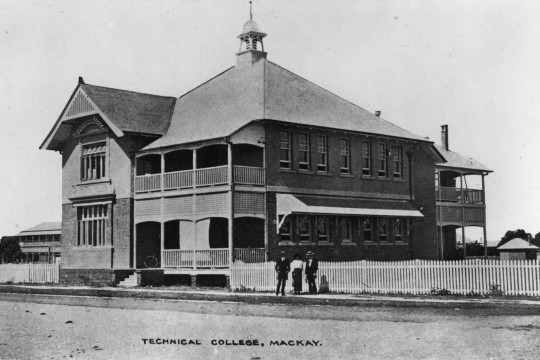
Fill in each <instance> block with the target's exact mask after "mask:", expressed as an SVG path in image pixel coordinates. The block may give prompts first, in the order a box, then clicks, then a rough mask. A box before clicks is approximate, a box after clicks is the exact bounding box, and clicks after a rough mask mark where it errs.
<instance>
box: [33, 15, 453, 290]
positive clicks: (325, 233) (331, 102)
mask: <svg viewBox="0 0 540 360" xmlns="http://www.w3.org/2000/svg"><path fill="white" fill-rule="evenodd" d="M265 36H266V34H265V33H263V32H262V31H261V30H260V29H259V28H258V26H257V24H256V23H255V22H253V21H252V20H249V21H248V22H246V24H245V25H244V29H243V31H242V33H241V34H240V35H239V36H238V37H239V39H240V51H239V52H238V53H237V54H236V65H235V66H233V67H231V68H229V69H227V70H226V71H224V72H222V73H220V74H219V75H217V76H216V77H214V78H212V79H210V80H209V81H207V82H205V83H203V84H201V85H200V86H199V87H197V88H195V89H193V90H191V91H190V92H188V93H186V94H184V95H182V96H180V97H179V98H173V97H161V96H154V95H148V94H140V93H134V92H129V91H124V90H118V89H110V88H104V87H99V86H94V85H88V84H85V83H84V81H82V79H80V80H79V84H78V86H77V87H76V89H75V91H74V92H73V95H72V96H71V98H70V99H69V101H68V103H67V105H66V107H65V108H64V110H63V111H62V113H61V115H60V117H59V119H58V121H57V122H56V124H55V125H54V127H53V129H52V130H51V132H50V133H49V135H48V136H47V138H46V139H45V141H44V143H43V145H42V147H41V148H42V149H48V150H56V151H60V152H61V153H62V163H63V219H62V223H63V233H62V235H63V236H62V238H63V242H62V252H63V261H62V269H61V277H62V279H63V281H66V282H71V283H77V282H80V281H83V282H84V281H90V282H101V283H116V282H118V281H119V280H121V279H122V278H124V277H125V276H127V275H128V274H130V273H133V272H134V271H135V270H137V273H138V274H140V275H139V283H145V280H144V279H145V278H146V279H150V278H151V279H153V280H156V279H158V280H159V279H160V278H162V277H163V275H164V274H165V275H166V274H189V275H192V276H197V275H202V274H206V275H225V276H228V274H229V264H230V263H231V262H232V261H243V262H257V261H265V260H273V259H275V258H276V257H277V256H278V253H279V252H280V251H286V252H287V253H288V254H289V256H292V254H294V253H297V252H298V253H300V254H302V255H303V254H305V253H306V252H307V251H309V250H312V251H314V252H316V253H317V256H318V257H319V259H322V260H355V259H377V260H401V259H411V258H424V259H436V258H439V257H440V253H441V252H440V244H439V241H438V235H437V234H438V232H437V211H436V201H435V195H436V189H435V181H434V180H435V173H436V166H437V164H442V163H444V162H445V161H446V160H445V158H444V156H443V155H442V154H441V151H439V150H438V149H437V148H436V147H435V146H434V144H433V143H432V142H431V141H429V140H427V139H425V138H423V137H420V136H417V135H414V134H412V133H410V132H408V131H406V130H404V129H402V128H400V127H398V126H395V125H393V124H392V123H390V122H388V121H386V120H384V119H383V118H382V117H380V112H376V113H375V114H372V113H370V112H368V111H366V110H364V109H362V108H360V107H358V106H356V105H354V104H352V103H350V102H348V101H346V100H344V99H342V98H340V97H339V96H336V95H335V94H333V93H331V92H329V91H327V90H325V89H323V88H321V87H319V86H317V85H315V84H313V83H311V82H309V81H307V80H305V79H303V78H301V77H299V76H298V75H296V74H294V73H292V72H290V71H288V70H286V69H284V68H282V67H280V66H279V65H276V64H274V63H272V62H271V61H268V60H267V53H266V52H265V51H264V47H263V39H264V37H265ZM149 267H155V269H152V270H148V268H149Z"/></svg>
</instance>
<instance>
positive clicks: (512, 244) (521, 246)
mask: <svg viewBox="0 0 540 360" xmlns="http://www.w3.org/2000/svg"><path fill="white" fill-rule="evenodd" d="M498 249H499V250H535V249H538V246H534V245H532V244H529V242H527V241H525V240H523V239H521V238H515V239H512V240H510V241H509V242H507V243H506V244H504V245H501V246H499V247H498Z"/></svg>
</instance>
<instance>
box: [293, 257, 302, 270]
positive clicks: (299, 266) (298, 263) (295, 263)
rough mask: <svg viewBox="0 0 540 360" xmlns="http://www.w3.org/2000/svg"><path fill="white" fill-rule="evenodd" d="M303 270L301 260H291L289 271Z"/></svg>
mask: <svg viewBox="0 0 540 360" xmlns="http://www.w3.org/2000/svg"><path fill="white" fill-rule="evenodd" d="M303 268H304V263H303V262H302V260H298V259H297V260H293V261H292V263H291V269H293V270H294V269H300V270H302V269H303Z"/></svg>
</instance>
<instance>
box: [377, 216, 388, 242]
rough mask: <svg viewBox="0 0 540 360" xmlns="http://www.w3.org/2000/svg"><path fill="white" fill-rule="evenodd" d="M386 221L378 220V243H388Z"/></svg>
mask: <svg viewBox="0 0 540 360" xmlns="http://www.w3.org/2000/svg"><path fill="white" fill-rule="evenodd" d="M388 240H389V239H388V220H386V219H379V241H380V242H388Z"/></svg>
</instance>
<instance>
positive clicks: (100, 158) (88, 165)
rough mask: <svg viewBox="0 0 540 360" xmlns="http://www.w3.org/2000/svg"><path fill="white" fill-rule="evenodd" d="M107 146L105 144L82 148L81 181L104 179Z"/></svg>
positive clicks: (100, 143) (94, 144)
mask: <svg viewBox="0 0 540 360" xmlns="http://www.w3.org/2000/svg"><path fill="white" fill-rule="evenodd" d="M106 158H107V144H106V143H105V142H99V143H93V144H88V145H83V146H82V154H81V180H83V181H86V180H99V179H102V178H104V177H106V175H107V174H106V168H107V167H106Z"/></svg>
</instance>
